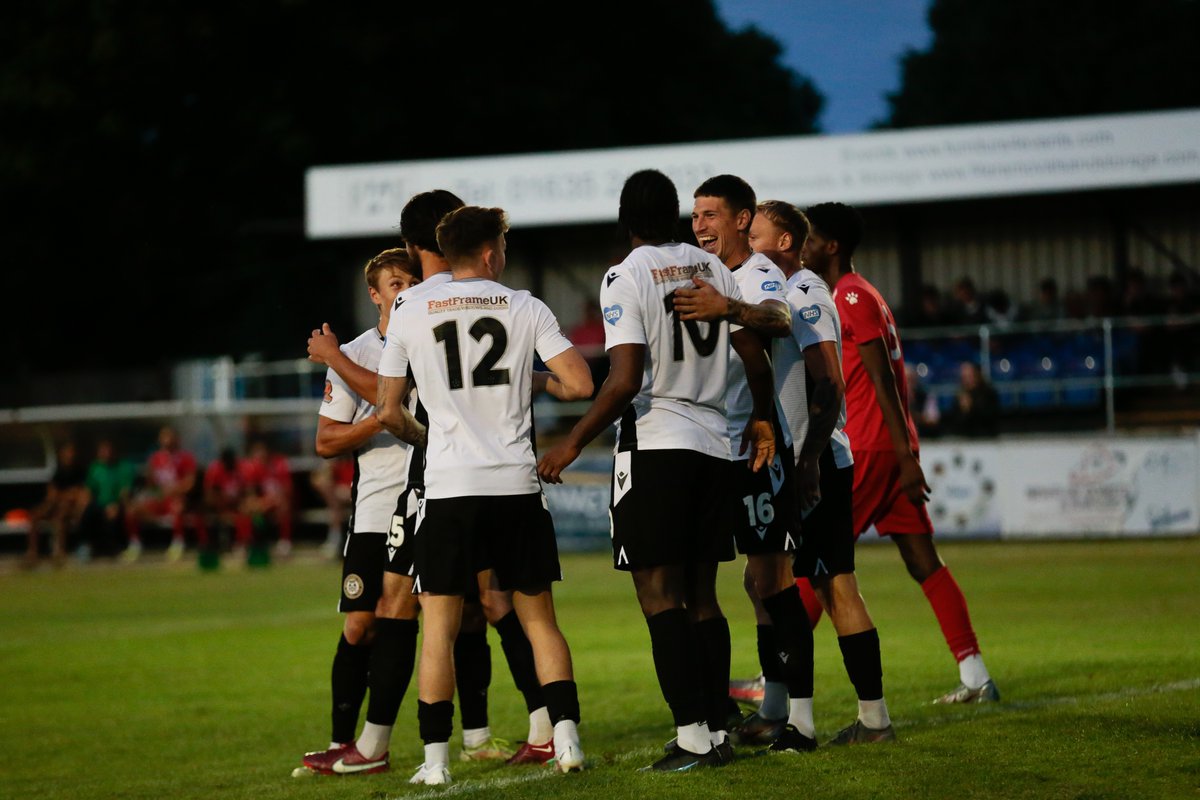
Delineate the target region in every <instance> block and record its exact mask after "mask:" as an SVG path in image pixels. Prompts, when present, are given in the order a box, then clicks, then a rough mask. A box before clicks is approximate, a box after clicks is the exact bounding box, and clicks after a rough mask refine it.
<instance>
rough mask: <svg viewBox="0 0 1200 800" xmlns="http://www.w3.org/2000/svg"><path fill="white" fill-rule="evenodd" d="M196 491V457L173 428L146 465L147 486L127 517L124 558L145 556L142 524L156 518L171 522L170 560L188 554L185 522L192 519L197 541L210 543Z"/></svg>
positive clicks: (164, 434)
mask: <svg viewBox="0 0 1200 800" xmlns="http://www.w3.org/2000/svg"><path fill="white" fill-rule="evenodd" d="M194 488H196V457H195V456H193V455H192V454H191V453H189V452H188V451H187V450H184V449H182V448H181V447H180V445H179V434H177V433H176V432H175V429H174V428H172V427H171V426H170V425H165V426H163V428H162V430H160V431H159V432H158V450H156V451H154V452H153V453H151V454H150V458H149V460H148V461H147V462H146V485H145V487H144V488H143V489H142V491H140V492H138V493H137V494H135V495H134V498H133V501H132V502H131V503H130V504H129V513H128V514H127V515H126V516H125V531H126V534H127V535H128V537H129V544H128V545H127V546H126V547H125V552H124V553H122V554H121V557H122V558H123V559H124V560H126V561H136V560H137V559H138V558H139V557H140V556H141V554H142V537H141V529H142V524H143V523H145V522H146V521H148V520H150V519H153V518H155V517H164V516H165V517H168V518H169V519H170V522H171V545H170V547H168V548H167V559H168V560H169V561H178V560H179V559H180V558H182V557H183V551H184V547H185V545H184V538H183V531H184V522H185V519H186V520H190V521H191V522H192V524H193V526H194V527H195V529H196V538H197V540H200V541H203V542H207V541H208V533H207V531H206V530H205V529H204V520H203V519H202V517H201V515H199V514H197V513H196V508H195V507H194V504H193V503H192V500H191V494H192V490H193V489H194Z"/></svg>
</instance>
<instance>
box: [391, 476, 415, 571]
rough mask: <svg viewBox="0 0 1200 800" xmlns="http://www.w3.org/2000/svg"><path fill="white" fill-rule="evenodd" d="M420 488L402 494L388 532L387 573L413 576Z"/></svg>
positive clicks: (412, 488) (406, 490) (407, 490)
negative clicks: (414, 542) (414, 543)
mask: <svg viewBox="0 0 1200 800" xmlns="http://www.w3.org/2000/svg"><path fill="white" fill-rule="evenodd" d="M421 491H422V490H421V488H420V487H419V486H413V487H409V488H408V489H405V490H404V491H403V492H401V493H400V499H399V500H397V501H396V511H395V513H394V514H392V529H391V530H390V531H388V536H387V550H386V552H385V553H384V556H383V569H384V571H385V572H394V573H396V574H397V575H409V576H411V575H412V574H413V568H412V567H413V541H414V540H415V539H416V536H415V533H416V529H417V525H416V522H417V504H418V503H419V502H420V499H421Z"/></svg>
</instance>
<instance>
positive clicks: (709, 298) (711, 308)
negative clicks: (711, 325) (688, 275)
mask: <svg viewBox="0 0 1200 800" xmlns="http://www.w3.org/2000/svg"><path fill="white" fill-rule="evenodd" d="M692 284H693V286H694V287H695V288H692V289H676V290H675V313H676V314H678V315H679V318H680V319H681V320H685V321H687V320H700V321H702V322H712V321H713V320H718V319H721V318H722V317H724V316H725V315H726V314H728V313H729V298H728V297H726V296H725V295H723V294H721V293H720V292H718V291H717V290H716V287H714V286H713V285H712V284H711V283H708V282H707V281H704V280H701V279H700V278H692Z"/></svg>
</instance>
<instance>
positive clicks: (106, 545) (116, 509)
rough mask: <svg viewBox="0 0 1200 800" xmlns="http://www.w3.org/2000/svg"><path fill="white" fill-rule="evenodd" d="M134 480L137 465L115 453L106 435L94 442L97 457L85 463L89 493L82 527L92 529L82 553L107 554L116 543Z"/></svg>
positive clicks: (123, 522) (114, 547) (126, 511)
mask: <svg viewBox="0 0 1200 800" xmlns="http://www.w3.org/2000/svg"><path fill="white" fill-rule="evenodd" d="M136 480H137V467H136V466H134V465H133V464H132V463H130V462H129V461H126V460H124V459H122V458H119V457H118V456H117V451H116V448H115V447H113V443H112V442H111V441H110V440H108V439H101V440H100V443H99V444H97V445H96V460H95V461H93V462H92V464H91V466H90V467H88V473H87V487H88V491H89V492H90V493H91V504H90V505H89V506H88V511H87V519H86V524H85V527H86V528H87V529H89V531H90V533H91V543H90V545H84V547H85V548H88V549H87V550H81V551H80V553H81V555H84V556H86V555H91V554H95V555H110V554H111V553H112V552H114V551H115V550H116V548H117V547H118V541H119V540H120V538H121V531H122V526H123V525H124V524H125V515H126V514H127V513H128V506H129V498H130V496H131V495H132V493H133V484H134V482H135V481H136Z"/></svg>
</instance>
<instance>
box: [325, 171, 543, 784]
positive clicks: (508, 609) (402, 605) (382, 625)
mask: <svg viewBox="0 0 1200 800" xmlns="http://www.w3.org/2000/svg"><path fill="white" fill-rule="evenodd" d="M462 205H463V203H462V200H460V199H459V198H458V197H456V196H455V195H454V194H452V193H451V192H448V191H445V190H441V189H438V190H434V191H430V192H422V193H420V194H417V195H415V196H414V197H412V198H411V199H410V200H409V201H408V203H406V204H405V206H404V209H403V211H402V212H401V214H400V232H401V235H402V236H404V238H405V240H406V243H407V249H408V254H409V258H410V259H411V260H412V261H413V263H414V264H419V265H420V269H421V273H422V275H423V278H424V280H423V281H422V283H421V284H420V285H419V286H416V287H413V289H411V290H407V291H406V292H404V293H403V296H404V297H409V296H412V295H414V294H416V293H417V291H418V290H421V291H424V290H426V289H429V288H433V287H436V286H438V285H439V284H441V283H445V282H447V281H449V280H450V266H449V264H447V263H446V260H445V258H444V257H443V255H442V252H441V250H440V249H439V248H438V244H437V235H436V230H437V224H438V223H439V222H440V221H441V219H442V217H443V216H445V215H446V214H447V213H449V212H450V211H453V210H454V209H456V208H459V207H461V206H462ZM393 307H394V303H393ZM389 322H390V318H389ZM336 341H337V340H336V337H334V336H333V333H332V331H331V330H330V329H329V326H328V325H326V326H324V330H323V331H314V332H313V336H312V337H311V338H310V339H309V344H308V347H309V358H310V359H312V360H315V361H318V362H320V363H326V364H328V365H329V366H330V368H331V369H333V370H334V371H335V372H337V374H338V375H340V376H341V377H342V379H343V380H345V381H346V382H347V383H348V384H349V385H350V386H351V387H352V388H353V390H354V391H356V392H358V393H359V394H360V396H362V397H365V398H368V399H369V400H370V401H373V400H374V399H375V397H376V392H377V390H378V381H379V376H378V374H377V373H376V372H375V370H374V369H371V370H367V369H364V368H363V367H362V366H360V365H358V364H356V363H354V362H353V361H352V360H350V359H348V358H347V357H346V356H345V354H344V353H342V352H341V351H340V350H339V349H338V347H337V345H336ZM387 358H388V355H387V349H386V348H385V351H384V353H383V354H381V356H380V360H381V361H385V362H386V359H387ZM414 394H415V393H414ZM416 414H417V415H418V416H420V417H423V416H424V412H423V410H421V408H420V405H419V403H418V404H417V405H416ZM423 474H424V456H423V454H422V453H420V451H419V450H418V454H417V455H415V456H414V457H413V458H412V459H410V468H409V476H408V487H407V489H406V490H405V492H404V493H403V494H402V495H401V496H400V498H399V501H398V502H397V503H396V504H395V516H394V518H393V522H392V525H391V527H390V528H389V531H388V544H389V546H388V548H387V550H386V554H385V558H386V560H385V561H384V567H383V569H384V577H383V595H382V598H381V599H380V603H379V605H380V610H379V613H378V616H377V619H376V625H375V639H374V644H373V647H372V652H371V668H370V676H369V684H370V689H371V702H370V704H369V706H368V709H367V722H366V724H365V725H364V726H363V730H362V733H361V734H360V736H359V738H358V740H357V741H356V742H355V743H354V748H353V749H352V750H348V749H346V748H338V749H331V750H330V751H327V752H326V753H316V754H310V756H308V757H306V759H305V764H306V765H308V766H310V768H313V769H314V771H321V770H322V769H328V768H331V767H332V766H333V765H336V766H337V768H338V770H339V771H340V772H341V773H343V774H345V773H348V772H350V771H367V770H370V769H372V768H373V767H376V766H379V765H380V764H382V763H386V761H387V757H388V746H389V743H390V740H391V732H392V728H393V726H394V725H395V721H396V716H397V713H398V711H399V709H400V703H401V701H402V700H403V697H404V693H405V691H406V689H407V688H408V684H409V680H410V678H411V676H412V671H413V663H414V660H415V657H416V645H417V614H418V610H419V604H418V602H417V597H416V595H414V594H413V591H412V586H413V581H412V575H411V571H412V550H413V547H412V545H413V529H414V524H415V514H416V506H417V499H418V497H419V496H420V492H421V490H422V487H423V485H424V480H423ZM489 599H490V602H489V603H488V604H487V605H486V607H483V608H482V609H481V604H480V602H479V598H477V597H475V598H473V599H472V601H471V602H469V603H468V604H467V605H466V607H465V609H464V617H463V626H462V630H461V631H460V635H459V637H458V640H457V641H456V642H455V660H456V662H457V663H458V665H459V669H458V670H456V672H455V677H456V678H457V681H458V689H459V697H460V711H461V714H462V722H463V749H462V753H461V754H460V758H462V759H463V760H478V759H490V758H507V759H508V763H510V764H527V763H545V762H546V761H548V760H550V759H552V758H553V757H554V746H553V733H554V728H553V725H552V724H551V722H550V715H549V713H548V711H547V709H546V704H545V699H544V698H543V696H542V691H541V686H540V685H539V684H538V680H537V672H536V669H535V667H534V663H533V651H532V650H531V648H530V646H529V640H528V638H527V637H526V636H525V632H524V631H523V630H522V628H521V623H520V621H519V620H518V619H517V615H516V613H515V612H514V611H513V609H512V604H511V602H509V601H508V600H507V598H505V597H503V596H501V595H492V596H490V598H489ZM489 622H490V623H491V624H492V625H493V626H494V627H495V628H496V631H497V633H499V634H500V641H501V646H502V648H503V650H504V655H505V657H506V659H507V661H508V665H509V669H510V671H511V672H512V675H513V680H514V682H515V683H516V685H517V688H518V689H519V690H520V691H521V693H522V694H523V695H524V697H525V704H526V707H527V709H528V710H529V712H530V713H529V736H528V741H527V742H525V743H524V744H523V745H522V747H521V748H520V750H518V751H517V753H516V754H515V755H514V754H512V752H511V751H509V750H508V749H507V748H506V747H505V746H504V744H503V742H501V741H500V740H496V739H495V738H494V737H493V736H492V734H491V730H490V728H489V727H488V724H487V689H488V686H489V684H490V682H491V654H490V650H489V648H488V644H487V623H489ZM337 750H345V752H337Z"/></svg>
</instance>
